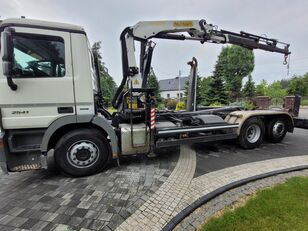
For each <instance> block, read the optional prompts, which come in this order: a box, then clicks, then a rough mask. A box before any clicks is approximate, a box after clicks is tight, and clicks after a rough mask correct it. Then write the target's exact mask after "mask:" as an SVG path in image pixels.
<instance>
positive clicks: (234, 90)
mask: <svg viewBox="0 0 308 231" xmlns="http://www.w3.org/2000/svg"><path fill="white" fill-rule="evenodd" d="M253 69H254V54H253V52H252V51H251V50H248V49H246V48H242V47H240V46H236V45H232V46H227V47H223V48H222V50H221V52H220V54H219V56H218V60H217V62H216V65H215V70H214V77H215V78H216V77H217V76H219V78H223V80H224V81H225V84H226V90H227V91H228V92H229V95H230V96H231V98H233V99H235V98H237V97H239V96H240V92H241V88H242V80H243V78H244V77H246V76H248V75H249V74H250V73H251V72H252V71H253Z"/></svg>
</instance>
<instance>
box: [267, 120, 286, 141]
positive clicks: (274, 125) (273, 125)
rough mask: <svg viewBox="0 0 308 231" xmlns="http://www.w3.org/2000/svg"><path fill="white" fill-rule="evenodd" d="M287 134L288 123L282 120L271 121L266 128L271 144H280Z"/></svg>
mask: <svg viewBox="0 0 308 231" xmlns="http://www.w3.org/2000/svg"><path fill="white" fill-rule="evenodd" d="M286 134H287V122H286V120H285V119H282V118H275V119H272V120H270V121H269V123H268V125H267V127H266V140H268V141H269V142H271V143H280V142H281V141H282V140H283V138H284V137H285V136H286Z"/></svg>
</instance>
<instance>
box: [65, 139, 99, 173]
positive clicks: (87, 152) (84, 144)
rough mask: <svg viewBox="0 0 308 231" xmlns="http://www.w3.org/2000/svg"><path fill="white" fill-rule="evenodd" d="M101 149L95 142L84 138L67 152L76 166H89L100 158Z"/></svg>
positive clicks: (69, 158)
mask: <svg viewBox="0 0 308 231" xmlns="http://www.w3.org/2000/svg"><path fill="white" fill-rule="evenodd" d="M98 156H99V149H98V147H97V145H96V144H95V143H93V142H92V141H89V140H82V141H78V142H76V143H74V144H73V145H71V146H70V148H69V149H68V152H67V157H68V158H67V159H68V162H69V163H70V164H71V165H72V166H74V167H76V168H88V167H90V166H92V165H93V164H95V163H96V162H97V160H98Z"/></svg>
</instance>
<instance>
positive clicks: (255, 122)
mask: <svg viewBox="0 0 308 231" xmlns="http://www.w3.org/2000/svg"><path fill="white" fill-rule="evenodd" d="M264 133H265V127H264V123H263V121H262V120H261V119H259V118H251V119H248V120H247V121H246V122H245V123H244V124H243V126H242V128H241V131H240V135H239V137H238V141H239V144H240V146H241V147H242V148H244V149H253V148H257V147H259V146H260V145H261V144H262V142H263V138H264Z"/></svg>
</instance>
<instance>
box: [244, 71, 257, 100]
mask: <svg viewBox="0 0 308 231" xmlns="http://www.w3.org/2000/svg"><path fill="white" fill-rule="evenodd" d="M255 94H256V86H255V82H254V81H253V80H252V77H251V75H248V80H247V82H246V84H245V86H244V89H243V95H244V96H245V97H249V98H252V97H254V96H255Z"/></svg>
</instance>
